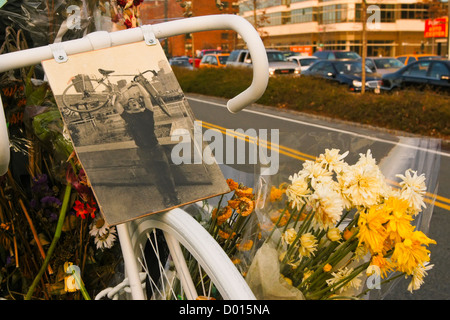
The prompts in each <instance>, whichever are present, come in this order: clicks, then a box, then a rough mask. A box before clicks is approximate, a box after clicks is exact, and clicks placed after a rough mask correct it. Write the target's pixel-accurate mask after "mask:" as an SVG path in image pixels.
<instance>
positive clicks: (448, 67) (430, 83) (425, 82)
mask: <svg viewBox="0 0 450 320" xmlns="http://www.w3.org/2000/svg"><path fill="white" fill-rule="evenodd" d="M408 87H409V88H418V89H423V88H426V87H429V88H431V89H435V90H440V91H443V92H447V93H450V61H449V60H423V61H416V62H413V63H411V64H409V65H407V66H405V67H403V68H402V69H400V70H398V71H396V72H393V73H389V74H385V75H384V76H383V78H382V84H381V89H383V90H389V91H390V90H395V89H403V88H408Z"/></svg>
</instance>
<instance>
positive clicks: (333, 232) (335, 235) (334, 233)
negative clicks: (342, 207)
mask: <svg viewBox="0 0 450 320" xmlns="http://www.w3.org/2000/svg"><path fill="white" fill-rule="evenodd" d="M327 237H328V239H330V241H339V240H341V238H342V236H341V231H340V230H339V228H331V229H329V230H328V232H327Z"/></svg>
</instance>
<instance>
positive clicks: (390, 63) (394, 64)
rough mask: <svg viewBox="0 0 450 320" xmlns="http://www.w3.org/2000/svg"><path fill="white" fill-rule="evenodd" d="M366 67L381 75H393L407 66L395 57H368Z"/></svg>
mask: <svg viewBox="0 0 450 320" xmlns="http://www.w3.org/2000/svg"><path fill="white" fill-rule="evenodd" d="M366 66H368V67H369V68H370V70H372V72H374V73H378V74H380V75H383V74H387V73H392V72H395V71H397V70H398V69H400V68H403V67H404V66H405V65H404V64H403V63H402V62H401V61H400V60H398V59H396V58H393V57H367V58H366Z"/></svg>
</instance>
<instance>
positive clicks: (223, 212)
mask: <svg viewBox="0 0 450 320" xmlns="http://www.w3.org/2000/svg"><path fill="white" fill-rule="evenodd" d="M231 214H232V210H231V208H230V207H229V206H226V207H223V208H220V210H217V208H214V210H213V212H212V218H213V220H215V219H217V221H216V223H217V225H219V226H220V225H221V224H222V223H224V222H225V221H227V220H228V218H230V217H231Z"/></svg>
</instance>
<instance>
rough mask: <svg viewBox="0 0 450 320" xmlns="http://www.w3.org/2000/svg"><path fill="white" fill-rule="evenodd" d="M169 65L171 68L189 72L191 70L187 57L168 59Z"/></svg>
mask: <svg viewBox="0 0 450 320" xmlns="http://www.w3.org/2000/svg"><path fill="white" fill-rule="evenodd" d="M169 64H170V65H171V66H172V67H177V68H186V69H190V70H192V69H193V67H192V64H190V63H189V58H188V57H174V58H172V59H169Z"/></svg>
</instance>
